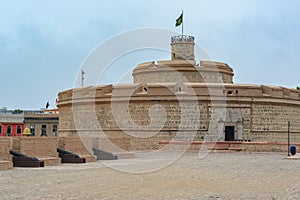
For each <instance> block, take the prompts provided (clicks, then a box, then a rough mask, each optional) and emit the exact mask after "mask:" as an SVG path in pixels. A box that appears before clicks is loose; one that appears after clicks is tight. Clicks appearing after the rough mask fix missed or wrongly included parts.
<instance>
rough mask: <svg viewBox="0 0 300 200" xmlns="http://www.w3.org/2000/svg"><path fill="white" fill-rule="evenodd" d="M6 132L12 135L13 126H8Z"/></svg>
mask: <svg viewBox="0 0 300 200" xmlns="http://www.w3.org/2000/svg"><path fill="white" fill-rule="evenodd" d="M6 133H7V135H9V136H11V126H7V128H6Z"/></svg>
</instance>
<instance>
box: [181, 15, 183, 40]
mask: <svg viewBox="0 0 300 200" xmlns="http://www.w3.org/2000/svg"><path fill="white" fill-rule="evenodd" d="M181 37H182V38H183V10H182V26H181Z"/></svg>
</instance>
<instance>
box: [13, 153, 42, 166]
mask: <svg viewBox="0 0 300 200" xmlns="http://www.w3.org/2000/svg"><path fill="white" fill-rule="evenodd" d="M9 153H10V154H11V155H13V156H14V157H13V166H14V167H44V166H45V165H44V161H40V160H39V159H37V158H36V157H32V156H28V155H25V154H22V153H20V152H17V151H14V150H10V151H9Z"/></svg>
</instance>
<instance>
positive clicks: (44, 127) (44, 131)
mask: <svg viewBox="0 0 300 200" xmlns="http://www.w3.org/2000/svg"><path fill="white" fill-rule="evenodd" d="M41 136H47V125H42V134H41Z"/></svg>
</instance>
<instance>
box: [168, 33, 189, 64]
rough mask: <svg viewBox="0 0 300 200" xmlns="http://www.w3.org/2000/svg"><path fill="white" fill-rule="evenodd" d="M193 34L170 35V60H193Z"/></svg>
mask: <svg viewBox="0 0 300 200" xmlns="http://www.w3.org/2000/svg"><path fill="white" fill-rule="evenodd" d="M194 46H195V43H194V36H189V35H178V36H173V37H171V50H172V54H171V59H172V60H195V56H194Z"/></svg>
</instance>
